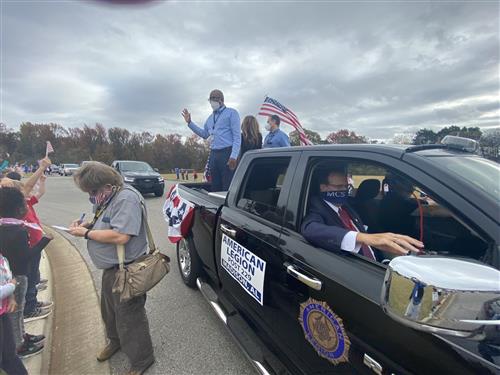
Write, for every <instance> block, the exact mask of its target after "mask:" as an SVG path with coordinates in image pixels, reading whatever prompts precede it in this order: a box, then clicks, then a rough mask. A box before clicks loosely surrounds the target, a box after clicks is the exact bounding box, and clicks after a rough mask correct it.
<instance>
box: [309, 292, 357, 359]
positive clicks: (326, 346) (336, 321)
mask: <svg viewBox="0 0 500 375" xmlns="http://www.w3.org/2000/svg"><path fill="white" fill-rule="evenodd" d="M299 321H300V324H301V325H302V329H303V330H304V335H305V338H306V340H307V341H309V343H310V344H311V345H312V346H313V348H314V350H316V352H317V353H318V354H319V355H320V356H321V357H323V358H325V359H327V360H329V361H330V362H332V363H333V364H334V365H336V364H339V363H341V362H347V361H348V360H349V359H348V353H349V346H350V344H351V342H350V341H349V337H348V336H347V335H346V332H345V328H344V325H343V324H342V319H340V318H339V317H338V316H337V315H336V314H335V313H334V312H333V311H332V310H331V309H330V307H329V306H328V305H327V304H326V302H320V301H316V300H314V299H312V298H309V300H307V301H306V302H304V303H303V304H301V305H300V316H299Z"/></svg>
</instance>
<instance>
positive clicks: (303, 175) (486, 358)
mask: <svg viewBox="0 0 500 375" xmlns="http://www.w3.org/2000/svg"><path fill="white" fill-rule="evenodd" d="M445 143H446V144H445V145H425V146H389V145H325V146H308V147H293V148H280V149H268V150H259V151H252V152H248V153H246V154H245V156H244V157H243V158H242V160H241V161H240V164H239V166H238V168H237V170H236V173H235V176H234V179H233V181H232V184H231V186H230V189H229V191H228V192H209V186H208V185H194V184H192V185H187V184H186V185H179V193H180V195H181V197H183V198H185V199H187V200H189V201H191V202H192V203H194V204H195V206H196V208H195V216H194V221H193V224H192V227H191V230H190V232H189V235H188V236H186V237H185V238H184V239H183V240H181V241H180V242H179V243H178V244H177V258H178V265H179V269H180V273H181V276H182V278H183V280H184V282H185V284H187V285H188V286H190V287H198V288H199V289H200V290H201V292H202V294H203V295H204V297H205V298H206V299H207V300H208V301H209V303H210V305H211V306H212V307H213V309H214V310H215V312H216V313H217V315H218V316H219V317H220V318H221V320H222V321H223V322H224V323H225V325H226V326H227V328H228V329H229V331H230V332H231V333H232V334H233V336H234V337H235V339H236V341H237V342H238V343H239V344H240V346H241V348H242V349H243V350H244V352H245V353H246V354H247V356H248V358H249V359H250V360H251V362H252V364H253V365H254V366H255V368H256V369H257V370H258V371H259V372H261V373H263V374H268V373H270V374H273V373H276V374H285V373H292V374H354V373H356V374H358V373H359V374H373V373H376V374H498V373H500V272H499V271H498V269H499V265H500V247H499V244H500V226H499V225H500V224H499V223H500V204H499V197H500V184H499V181H500V168H499V165H498V164H497V163H495V162H492V161H488V160H486V159H484V158H482V157H480V156H478V155H475V154H474V153H471V152H467V151H468V150H469V151H474V149H475V147H476V146H475V145H474V143H473V142H469V141H466V140H463V139H458V138H456V139H448V142H445ZM338 164H342V165H344V166H345V167H347V169H348V172H349V175H352V181H353V186H354V188H353V189H352V191H351V193H350V195H352V196H351V197H350V198H349V199H350V201H349V204H350V206H351V207H352V208H353V209H354V210H356V212H357V213H358V215H359V216H360V217H361V219H362V221H363V222H364V224H365V225H366V226H367V227H365V228H367V229H366V230H367V231H368V232H398V231H399V232H401V231H403V232H405V233H406V234H409V235H412V236H414V237H416V238H421V239H422V240H423V242H424V243H425V253H424V254H421V255H408V256H399V257H391V256H390V254H385V253H381V254H382V255H383V257H384V259H382V260H378V261H374V260H371V259H369V258H367V257H364V256H362V255H360V254H358V253H355V252H346V251H341V250H339V251H327V250H324V249H322V248H319V247H315V246H313V245H311V244H310V243H309V242H308V241H307V240H306V239H305V238H304V237H303V236H302V235H301V223H302V220H303V219H304V217H305V215H306V214H307V212H308V207H309V206H308V205H309V201H310V199H311V198H312V197H313V196H314V195H315V194H318V187H317V186H318V173H320V171H321V170H325V169H327V168H329V166H331V165H338ZM409 184H410V185H411V187H412V188H411V190H413V191H411V192H410V194H409V195H408V196H407V197H404V198H403V197H399V198H395V197H397V189H398V186H401V185H404V186H408V185H409ZM393 199H396V202H398V201H397V199H403V200H404V202H406V203H405V204H403V203H401V202H403V201H400V203H399V204H394V200H393ZM408 207H412V208H411V209H408Z"/></svg>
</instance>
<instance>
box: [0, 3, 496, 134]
mask: <svg viewBox="0 0 500 375" xmlns="http://www.w3.org/2000/svg"><path fill="white" fill-rule="evenodd" d="M1 5H2V30H1V37H2V40H1V42H2V43H1V50H2V63H3V64H2V71H1V77H2V85H1V94H2V101H1V104H2V106H1V109H2V111H1V112H2V113H1V119H0V121H1V122H4V123H6V124H7V125H8V126H9V127H12V128H17V127H18V126H19V124H20V123H21V122H23V121H31V122H37V123H47V122H55V123H59V124H61V125H63V126H66V127H76V126H81V125H82V124H83V123H86V124H89V125H93V124H94V123H96V122H99V123H102V124H104V125H105V126H106V127H112V126H120V127H126V128H128V129H130V130H133V131H140V130H147V131H150V132H152V133H166V132H168V133H172V132H177V133H181V134H183V135H187V134H189V132H190V131H189V129H187V128H186V126H185V123H184V122H183V120H182V118H181V116H180V112H181V110H182V108H184V107H187V108H188V109H190V111H191V112H192V115H193V119H194V120H195V121H196V122H198V123H200V124H203V122H204V121H205V119H206V117H207V116H208V115H209V114H210V107H209V103H208V102H207V98H208V93H209V92H210V90H211V89H213V88H219V89H221V90H222V91H223V92H224V94H225V97H226V104H227V105H228V106H231V107H234V108H236V109H237V110H238V111H239V113H240V115H241V116H242V117H243V116H244V115H247V114H256V113H257V111H258V108H259V105H260V104H261V102H262V100H263V99H264V96H265V95H266V94H268V95H269V96H271V97H273V98H275V99H278V100H279V101H281V102H282V103H283V104H284V105H286V106H288V107H289V108H290V109H292V110H293V111H294V112H295V113H296V114H297V115H298V117H299V119H300V120H301V122H302V125H303V126H304V127H306V128H309V129H312V130H315V131H317V132H319V133H321V135H323V136H326V135H327V134H328V133H330V132H331V131H335V130H338V129H341V128H348V129H351V130H354V131H356V132H357V133H359V134H362V135H366V136H368V137H371V138H391V137H392V135H393V134H394V133H400V132H405V131H413V130H415V129H418V128H421V127H430V128H436V129H437V128H439V127H442V126H444V125H451V124H454V125H459V126H476V125H478V126H481V127H484V128H486V127H494V126H499V123H500V120H499V118H500V110H499V100H500V99H499V3H498V2H496V1H493V2H482V3H481V2H478V1H474V2H470V3H464V2H456V3H450V2H441V3H437V2H425V3H423V2H420V3H419V2H412V3H409V2H387V1H386V2H373V3H367V2H359V3H353V2H331V3H328V2H324V1H323V2H311V1H304V2H295V3H294V2H252V1H245V2H239V3H234V2H233V3H232V2H170V1H164V2H154V3H153V4H150V5H149V6H146V7H144V6H139V7H138V6H130V5H129V6H123V5H114V6H103V5H101V4H100V3H99V2H98V1H97V0H96V1H85V0H81V1H50V2H47V1H37V2H33V1H28V2H22V1H17V0H16V1H5V0H2V4H1ZM259 121H260V124H261V130H262V131H263V130H264V129H263V125H264V123H265V119H264V118H262V117H259ZM283 130H285V131H287V132H289V131H291V129H290V127H288V126H286V125H285V126H284V127H283Z"/></svg>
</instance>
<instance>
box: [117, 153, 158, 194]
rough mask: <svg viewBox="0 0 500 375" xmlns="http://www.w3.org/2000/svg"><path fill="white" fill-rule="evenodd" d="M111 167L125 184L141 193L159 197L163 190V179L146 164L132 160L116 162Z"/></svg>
mask: <svg viewBox="0 0 500 375" xmlns="http://www.w3.org/2000/svg"><path fill="white" fill-rule="evenodd" d="M111 166H112V167H113V168H115V169H116V170H117V171H118V172H119V173H120V174H121V175H122V177H123V180H124V181H125V183H127V184H129V185H131V186H133V187H134V188H136V189H137V190H139V191H140V192H141V193H143V194H146V193H153V194H154V195H155V196H157V197H161V196H162V195H163V192H164V190H165V182H164V180H163V177H162V176H161V175H160V174H159V173H158V171H157V170H155V169H153V168H152V167H151V166H150V165H149V164H148V163H145V162H143V161H134V160H116V161H114V162H113V163H112V164H111Z"/></svg>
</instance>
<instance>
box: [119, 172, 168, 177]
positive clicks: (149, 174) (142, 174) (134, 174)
mask: <svg viewBox="0 0 500 375" xmlns="http://www.w3.org/2000/svg"><path fill="white" fill-rule="evenodd" d="M122 175H123V177H131V178H158V177H160V174H159V173H156V172H123V173H122Z"/></svg>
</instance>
